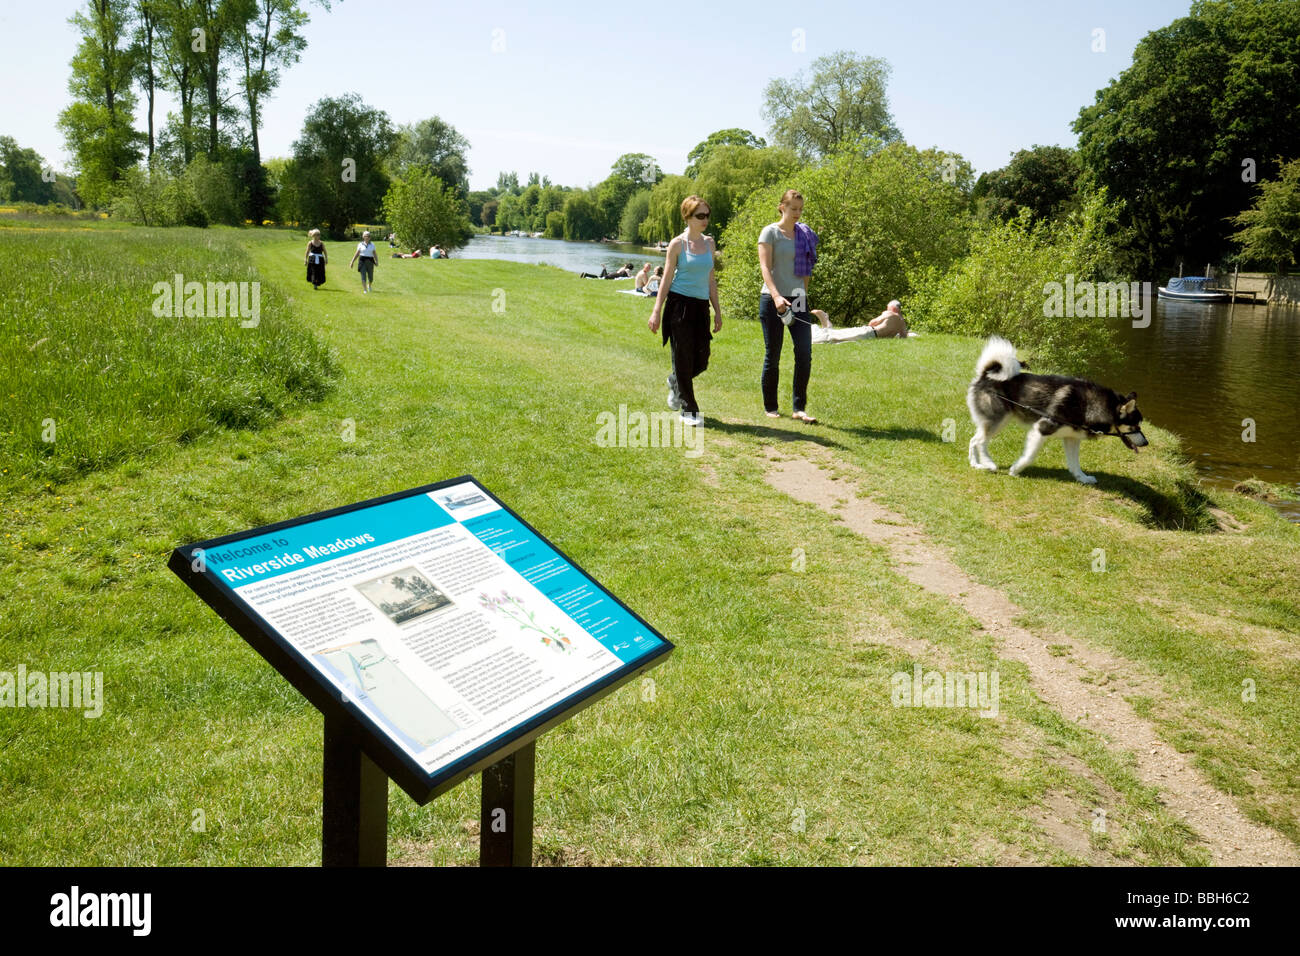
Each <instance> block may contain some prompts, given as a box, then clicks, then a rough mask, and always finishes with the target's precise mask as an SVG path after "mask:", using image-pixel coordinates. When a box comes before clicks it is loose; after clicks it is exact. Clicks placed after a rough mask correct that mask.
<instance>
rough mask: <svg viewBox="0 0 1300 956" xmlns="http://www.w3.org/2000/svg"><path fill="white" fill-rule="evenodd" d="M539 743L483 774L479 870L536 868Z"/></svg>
mask: <svg viewBox="0 0 1300 956" xmlns="http://www.w3.org/2000/svg"><path fill="white" fill-rule="evenodd" d="M536 756H537V744H536V741H533V742H531V743H528V744H525V745H524V746H523V747H520V748H519V749H518V750H516V751H515V752H514V753H512V754H511V755H510V756H509V757H506V758H504V759H502V760H498V761H497V762H496V763H494V764H493V765H492V766H490V767H488V768H487V769H486V770H484V771H483V802H482V805H481V806H482V809H481V811H480V814H479V836H478V857H479V866H532V865H533V764H534V762H535V758H536Z"/></svg>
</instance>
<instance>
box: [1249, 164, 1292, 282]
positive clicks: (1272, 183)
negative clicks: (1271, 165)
mask: <svg viewBox="0 0 1300 956" xmlns="http://www.w3.org/2000/svg"><path fill="white" fill-rule="evenodd" d="M1278 165H1279V166H1280V167H1281V168H1280V169H1279V171H1278V176H1277V178H1276V179H1273V180H1267V179H1266V180H1264V181H1262V182H1261V183H1260V184H1259V196H1258V197H1257V198H1256V199H1255V202H1254V204H1253V205H1252V206H1251V207H1250V208H1249V209H1246V210H1244V211H1242V212H1241V213H1239V214H1238V215H1236V216H1234V217H1233V220H1232V221H1233V222H1234V223H1236V224H1237V225H1238V226H1241V227H1242V229H1241V230H1240V231H1239V232H1236V233H1233V235H1232V240H1233V241H1234V242H1239V243H1241V258H1242V259H1244V260H1246V261H1253V262H1264V263H1268V264H1269V265H1272V266H1274V267H1275V268H1276V270H1277V271H1278V272H1283V271H1284V270H1285V269H1286V268H1287V267H1288V266H1292V265H1295V263H1296V261H1297V255H1300V159H1293V160H1291V162H1289V163H1286V164H1282V163H1281V161H1280V160H1279V161H1278Z"/></svg>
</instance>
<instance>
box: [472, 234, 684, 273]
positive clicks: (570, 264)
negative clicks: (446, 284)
mask: <svg viewBox="0 0 1300 956" xmlns="http://www.w3.org/2000/svg"><path fill="white" fill-rule="evenodd" d="M456 255H458V256H459V257H460V258H462V259H505V260H507V261H508V262H532V263H537V264H539V265H547V266H559V267H560V268H561V269H564V270H565V271H566V272H592V273H595V274H596V275H600V267H601V266H606V267H607V268H609V269H610V270H613V269H617V268H618V267H619V266H621V265H623V264H624V263H628V262H631V263H633V264H634V265H635V266H636V268H638V269H640V268H641V263H643V262H650V263H653V264H654V265H662V264H663V261H664V257H663V254H662V253H660V254H659V255H653V254H651V253H648V252H646V249H645V246H640V245H631V244H628V243H622V242H566V241H565V240H563V239H523V238H520V237H517V236H475V237H474V238H473V239H471V240H470V241H469V245H467V246H466V247H465V248H464V249H462V250H460V252H458V253H456Z"/></svg>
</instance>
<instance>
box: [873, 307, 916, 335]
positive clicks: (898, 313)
mask: <svg viewBox="0 0 1300 956" xmlns="http://www.w3.org/2000/svg"><path fill="white" fill-rule="evenodd" d="M902 308H903V307H902V304H901V303H900V302H899V301H898V300H897V299H893V300H891V301H890V303H889V305H887V306H886V307H885V311H884V312H881V313H880V314H879V315H878V316H876V317H875V318H874V319H872V320H871V321H870V322H868V323H867V325H868V326H869V327H870V328H871V329H873V330H875V333H876V338H878V339H905V338H907V322H906V321H904V319H903V311H902Z"/></svg>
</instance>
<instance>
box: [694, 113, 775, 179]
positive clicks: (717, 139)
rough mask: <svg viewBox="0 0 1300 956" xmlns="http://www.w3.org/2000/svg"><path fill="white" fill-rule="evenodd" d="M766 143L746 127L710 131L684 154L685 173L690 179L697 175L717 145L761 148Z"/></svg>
mask: <svg viewBox="0 0 1300 956" xmlns="http://www.w3.org/2000/svg"><path fill="white" fill-rule="evenodd" d="M766 145H767V140H765V139H763V137H761V136H755V135H754V134H753V133H751V132H750V131H749V130H747V129H740V128H739V127H736V126H733V127H731V128H730V129H720V130H718V131H717V132H714V133H710V134H709V137H708V139H706V140H704V141H703V142H701V143H697V144H696V145H695V148H694V149H693V150H691V151H690V152H689V153H687V154H686V175H687V176H690V177H691V178H692V179H694V178H695V177H696V176H698V175H699V174H700V167H701V166H702V165H704V161H705V160H706V159H708V157H709V154H710V153H711V152H713V151H714V150H715V149H717V148H718V147H719V146H746V147H748V148H750V149H762V148H763V147H765V146H766Z"/></svg>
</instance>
